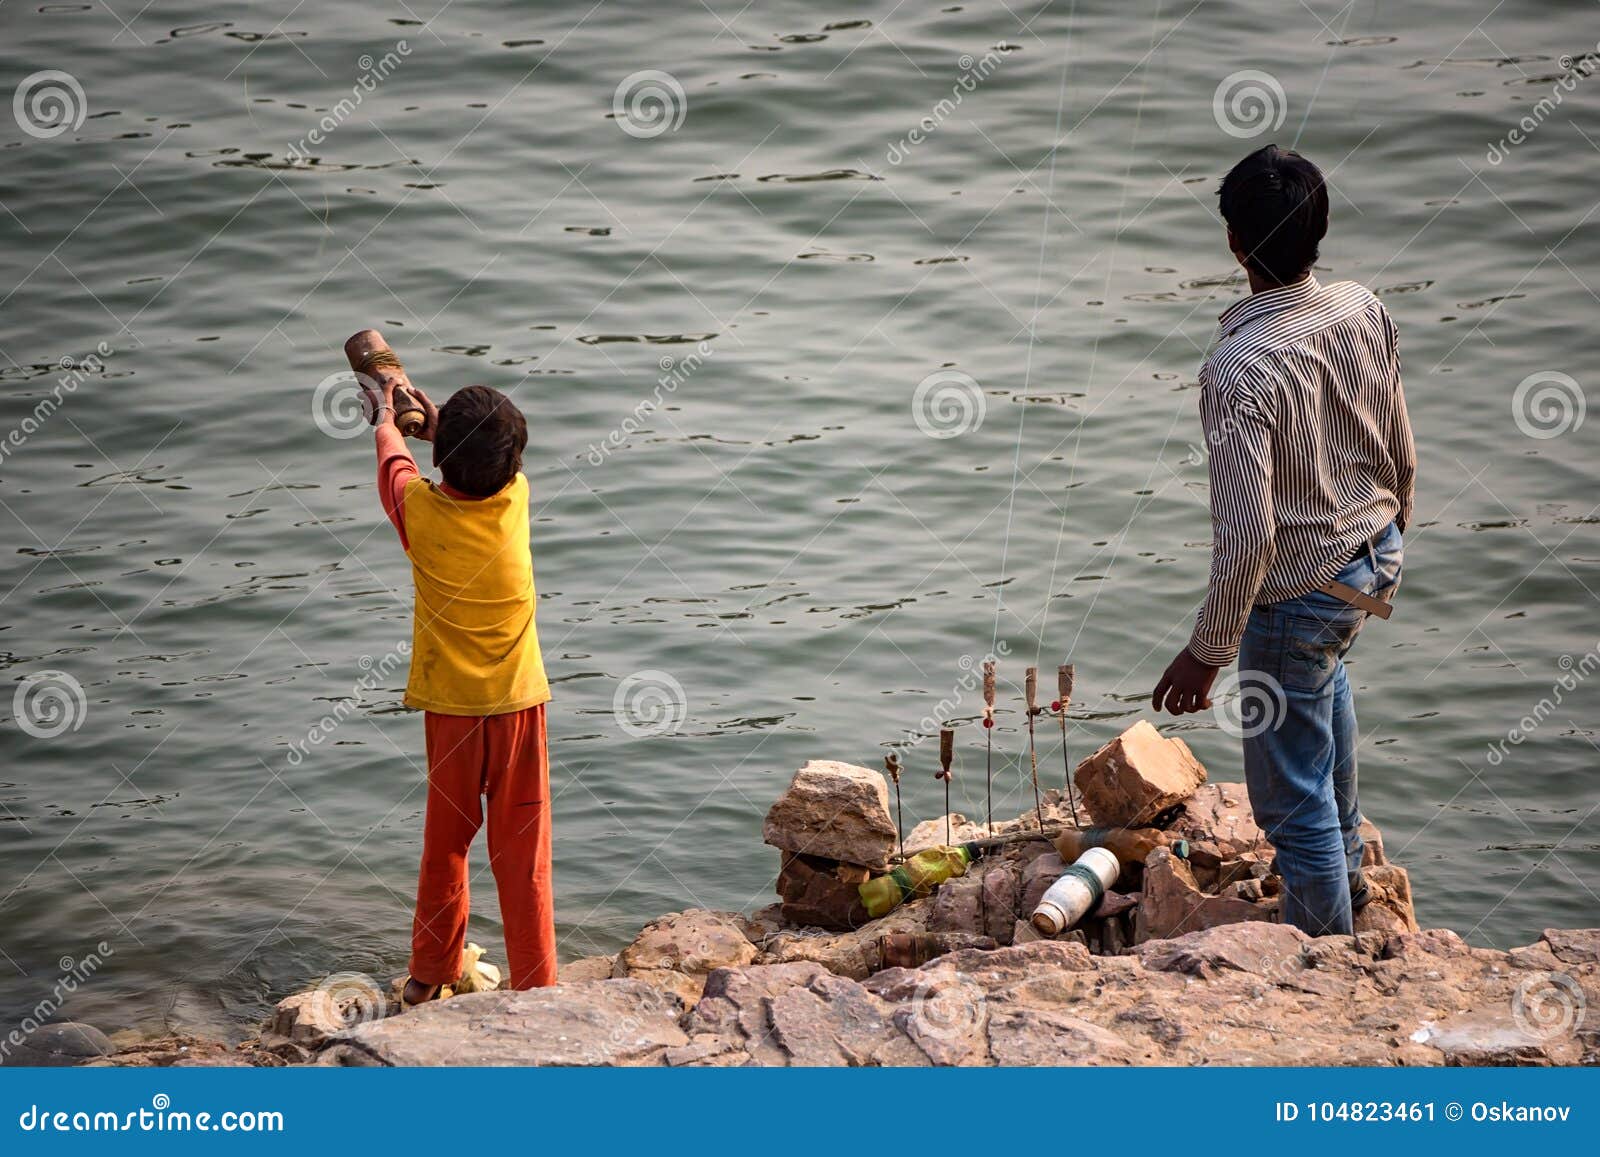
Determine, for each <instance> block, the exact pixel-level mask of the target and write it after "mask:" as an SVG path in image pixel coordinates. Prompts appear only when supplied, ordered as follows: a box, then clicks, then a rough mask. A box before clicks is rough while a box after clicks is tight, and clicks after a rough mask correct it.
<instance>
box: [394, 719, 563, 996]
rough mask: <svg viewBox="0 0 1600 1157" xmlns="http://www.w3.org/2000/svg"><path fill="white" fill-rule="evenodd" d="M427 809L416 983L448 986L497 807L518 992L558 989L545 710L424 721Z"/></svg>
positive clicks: (503, 904) (494, 845) (492, 851)
mask: <svg viewBox="0 0 1600 1157" xmlns="http://www.w3.org/2000/svg"><path fill="white" fill-rule="evenodd" d="M425 718H426V723H425V728H426V732H427V740H428V809H427V818H426V820H425V821H424V825H423V836H422V871H421V873H420V876H419V878H418V880H417V914H416V919H415V921H414V922H413V923H412V929H411V975H412V977H414V978H415V979H417V980H419V981H421V982H422V983H423V984H450V983H452V982H454V981H455V979H456V978H457V977H458V976H460V975H461V952H462V949H463V948H464V947H465V946H466V942H467V911H468V888H467V849H468V848H470V847H471V846H472V840H473V837H474V836H476V835H477V834H478V829H479V828H480V827H482V826H483V799H484V797H487V798H488V800H489V866H490V868H491V869H493V871H494V880H495V886H496V888H498V889H499V892H500V918H501V920H502V922H503V923H504V925H505V936H506V962H507V964H508V965H509V967H510V987H512V988H542V987H544V986H546V985H551V984H554V983H555V982H556V918H555V897H554V895H553V891H552V886H551V872H550V767H549V757H548V753H547V751H546V748H545V722H544V705H543V704H540V705H539V706H537V707H529V708H527V709H525V710H522V711H514V712H511V713H509V714H506V715H483V716H470V715H439V714H436V713H434V712H432V711H429V712H426V713H425Z"/></svg>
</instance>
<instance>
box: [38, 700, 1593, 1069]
mask: <svg viewBox="0 0 1600 1157" xmlns="http://www.w3.org/2000/svg"><path fill="white" fill-rule="evenodd" d="M1074 779H1075V784H1076V786H1077V788H1078V791H1077V792H1076V793H1075V797H1074V799H1073V801H1072V804H1069V803H1068V801H1067V800H1066V799H1064V798H1063V795H1064V793H1061V792H1050V793H1047V794H1046V795H1045V796H1044V798H1043V800H1042V802H1041V806H1040V808H1039V809H1037V810H1030V811H1029V812H1028V813H1027V814H1025V815H1023V816H1019V817H1017V818H1016V819H1012V820H1009V821H1006V822H1003V823H998V824H996V825H995V832H994V833H993V834H998V835H1007V834H1010V835H1012V836H1014V837H1015V838H1016V842H1014V843H1009V844H1006V845H1004V846H1002V847H1000V848H997V849H994V851H993V853H992V854H990V855H986V856H984V857H983V858H982V859H979V860H978V861H977V862H976V863H974V864H973V865H972V867H971V869H970V870H969V871H968V872H967V873H966V874H965V875H962V876H959V877H957V878H955V879H952V880H949V881H948V882H946V883H944V884H943V885H941V886H940V887H938V888H937V889H936V890H935V891H933V893H932V894H931V895H928V896H926V897H924V898H919V899H913V900H911V901H910V902H908V903H905V904H903V905H902V906H900V907H899V908H897V909H895V910H894V911H892V912H890V913H889V914H888V915H886V916H883V917H881V918H879V919H867V918H866V916H865V913H864V912H863V911H862V910H861V907H860V904H859V902H858V894H857V892H856V886H857V885H858V884H859V883H860V882H861V881H862V880H864V879H866V878H868V877H869V876H870V875H871V874H873V873H875V872H878V871H881V870H882V869H884V868H885V867H887V866H888V864H889V862H890V860H891V858H892V857H894V855H895V853H896V851H897V847H896V845H897V843H898V833H897V832H896V831H895V828H894V825H893V822H892V821H891V820H890V818H889V817H890V815H891V812H890V810H889V800H888V794H887V786H886V784H885V782H884V780H883V778H882V777H881V776H880V775H879V774H878V773H876V772H873V771H870V770H868V769H866V768H859V767H853V766H852V765H849V764H841V763H832V762H822V761H818V762H813V763H809V764H807V765H806V766H805V767H803V768H801V769H800V771H799V772H798V773H796V775H795V778H794V781H793V782H792V783H791V785H790V787H789V789H788V791H786V792H785V793H784V795H783V796H782V797H780V799H779V800H778V801H777V802H776V803H775V804H774V805H773V808H772V811H771V812H770V813H769V815H768V817H767V822H766V824H765V827H764V838H765V839H766V841H767V842H768V843H769V844H772V845H774V846H775V847H776V848H778V849H779V874H778V878H777V891H778V894H779V896H780V901H779V902H778V903H776V904H773V905H771V906H770V907H768V908H764V909H762V910H761V911H758V912H756V913H754V914H751V915H745V914H742V913H734V912H712V911H705V910H699V909H691V910H688V911H683V912H674V913H671V914H668V915H665V916H662V917H660V918H659V919H657V920H655V921H653V922H651V923H650V924H648V925H647V926H645V928H643V929H642V930H641V931H640V932H639V934H638V936H637V937H636V938H635V939H634V940H633V942H632V943H630V944H629V945H628V946H627V947H625V948H624V949H623V950H622V951H621V952H619V953H617V954H616V955H615V956H603V957H589V958H584V959H580V960H576V961H573V962H570V963H569V964H567V965H565V966H563V967H562V969H561V974H560V983H559V984H558V985H557V986H556V987H554V988H550V989H543V990H537V991H530V992H509V991H496V992H479V993H472V994H463V995H456V996H453V997H451V998H450V999H448V1000H443V1001H438V1002H434V1003H431V1004H429V1005H425V1006H422V1007H420V1008H416V1009H412V1010H409V1011H407V1012H405V1013H404V1014H403V1015H398V1009H397V1006H396V1004H395V1001H394V997H393V990H392V989H390V988H384V989H380V988H379V986H378V985H377V984H376V983H375V982H373V981H371V980H370V979H369V978H365V977H354V976H352V975H351V974H339V975H336V976H333V977H329V978H328V979H327V980H325V981H324V982H323V983H322V984H320V985H319V986H317V987H316V988H314V989H311V990H309V991H307V992H302V993H297V994H295V995H293V996H290V997H288V998H286V999H285V1000H283V1001H282V1002H281V1003H280V1004H279V1005H278V1007H277V1009H276V1011H275V1013H274V1015H273V1017H272V1018H271V1020H270V1021H269V1022H268V1023H267V1024H266V1025H264V1026H263V1028H262V1031H261V1033H260V1035H259V1037H258V1038H257V1039H255V1040H252V1041H249V1042H247V1043H246V1044H244V1045H242V1046H240V1047H239V1048H238V1049H225V1048H223V1047H221V1046H217V1045H209V1044H206V1043H204V1042H178V1041H166V1042H153V1043H151V1044H149V1045H146V1046H143V1047H141V1048H139V1049H135V1050H125V1051H123V1052H120V1053H118V1052H111V1050H105V1051H106V1052H110V1053H111V1055H96V1053H95V1051H94V1050H86V1049H83V1048H82V1046H81V1042H80V1043H79V1045H78V1047H79V1049H80V1052H81V1053H82V1055H78V1056H75V1057H73V1058H72V1059H71V1060H66V1061H63V1062H60V1063H90V1064H173V1063H178V1064H254V1065H274V1066H276V1065H286V1064H287V1065H295V1064H317V1065H344V1066H372V1065H378V1066H384V1065H670V1066H685V1065H762V1066H768V1065H772V1066H785V1065H807V1066H810V1065H838V1066H856V1065H1076V1064H1086V1065H1330V1064H1332V1065H1441V1064H1444V1065H1451V1064H1474V1065H1477V1064H1508V1065H1509V1064H1516V1065H1525V1064H1533V1065H1575V1064H1596V1063H1600V1014H1597V1013H1594V1012H1591V1011H1590V1009H1591V1007H1600V929H1587V930H1555V929H1552V930H1548V931H1546V932H1545V933H1544V934H1543V936H1542V937H1541V938H1540V939H1539V940H1538V942H1536V943H1534V944H1531V945H1528V946H1525V947H1521V948H1513V949H1511V950H1509V951H1498V950H1494V949H1487V948H1478V947H1473V946H1469V945H1468V944H1467V943H1465V942H1464V941H1463V940H1462V939H1461V938H1460V937H1459V936H1457V935H1456V934H1455V933H1453V932H1450V931H1446V930H1442V929H1433V930H1427V931H1422V930H1419V928H1418V925H1417V921H1416V917H1415V913H1414V911H1413V906H1412V897H1411V888H1410V882H1409V878H1408V877H1407V874H1406V872H1405V869H1404V868H1402V867H1400V866H1398V865H1394V864H1391V863H1389V862H1388V860H1387V857H1386V854H1385V851H1384V847H1383V839H1382V835H1381V833H1379V831H1378V830H1377V828H1376V827H1374V826H1372V825H1371V824H1367V825H1365V827H1364V829H1363V831H1364V835H1365V837H1366V851H1365V861H1364V866H1363V873H1364V875H1365V878H1366V882H1367V886H1368V891H1369V892H1370V895H1371V901H1370V903H1368V904H1366V906H1365V907H1363V908H1361V909H1360V910H1359V911H1358V912H1357V915H1356V931H1355V934H1354V935H1352V936H1328V937H1320V938H1315V939H1313V938H1310V937H1307V936H1306V935H1305V934H1303V933H1302V932H1300V931H1299V930H1297V929H1295V928H1292V927H1289V926H1287V925H1284V924H1280V923H1278V922H1277V892H1278V887H1279V881H1278V878H1277V876H1276V874H1275V872H1274V870H1273V864H1272V849H1271V846H1270V845H1269V844H1268V843H1267V841H1266V839H1265V836H1264V835H1263V833H1262V832H1261V831H1260V830H1259V829H1258V828H1257V827H1256V825H1255V823H1254V822H1253V820H1252V818H1251V813H1250V808H1249V804H1248V801H1247V800H1246V798H1245V795H1244V789H1243V785H1242V784H1236V783H1214V782H1207V777H1206V773H1205V770H1204V768H1202V767H1201V766H1200V765H1199V763H1198V762H1197V761H1195V760H1194V758H1193V756H1192V754H1191V753H1190V752H1189V750H1188V748H1187V747H1186V746H1184V745H1183V744H1182V742H1181V741H1178V740H1171V739H1167V738H1165V737H1162V736H1161V735H1160V734H1159V733H1157V732H1155V730H1154V729H1153V728H1150V727H1149V725H1148V724H1140V725H1136V726H1135V727H1134V728H1131V729H1130V730H1129V731H1128V732H1127V733H1124V735H1123V736H1121V737H1119V738H1118V739H1117V740H1114V741H1113V742H1112V743H1110V744H1107V745H1106V747H1104V748H1102V749H1101V750H1100V751H1098V752H1096V753H1095V754H1094V755H1093V756H1091V757H1090V758H1089V759H1087V760H1085V761H1084V763H1083V764H1082V765H1080V766H1079V768H1078V771H1077V774H1076V775H1075V777H1074ZM1073 804H1075V805H1076V806H1075V807H1074V806H1073ZM1041 818H1042V819H1043V824H1044V827H1045V829H1046V830H1050V829H1054V828H1059V827H1063V826H1067V825H1074V826H1075V825H1079V824H1088V823H1091V822H1092V823H1097V824H1101V825H1105V824H1117V825H1132V824H1139V823H1142V824H1149V825H1152V826H1154V827H1156V828H1159V829H1161V830H1162V831H1163V832H1165V833H1167V834H1168V835H1169V836H1171V837H1172V838H1173V840H1174V841H1176V840H1177V839H1179V838H1181V839H1183V840H1185V841H1187V847H1186V848H1185V849H1184V850H1185V851H1186V852H1187V855H1186V856H1179V855H1174V854H1173V852H1172V851H1170V850H1169V849H1168V848H1164V847H1163V848H1158V849H1157V850H1155V851H1153V852H1151V853H1150V854H1149V856H1148V858H1147V860H1146V862H1145V863H1143V864H1138V863H1129V864H1125V865H1124V866H1123V872H1122V875H1121V877H1120V878H1119V879H1118V880H1117V881H1116V884H1115V886H1114V887H1113V888H1112V889H1110V890H1109V891H1107V892H1106V893H1105V895H1104V897H1103V898H1102V899H1101V900H1100V902H1099V906H1098V907H1097V908H1095V909H1094V910H1093V911H1092V912H1091V913H1090V914H1089V915H1088V916H1087V917H1086V918H1085V919H1084V920H1082V921H1081V922H1080V923H1079V924H1078V925H1077V926H1076V927H1074V928H1073V929H1071V930H1070V931H1067V932H1064V933H1061V934H1060V935H1058V936H1055V937H1051V938H1043V937H1041V936H1040V935H1039V933H1038V932H1037V931H1036V930H1035V929H1034V927H1033V926H1032V925H1031V924H1030V923H1028V919H1027V918H1028V915H1029V914H1030V913H1031V912H1032V910H1033V907H1034V905H1035V904H1036V903H1037V902H1038V900H1039V897H1040V896H1041V895H1043V893H1044V891H1045V890H1046V889H1047V888H1048V887H1049V886H1050V885H1051V884H1052V883H1054V882H1055V880H1056V879H1057V878H1058V877H1060V876H1061V875H1062V873H1063V872H1064V871H1065V870H1066V868H1067V865H1066V864H1065V863H1064V862H1063V861H1062V859H1061V857H1060V856H1059V855H1057V854H1056V851H1055V849H1054V848H1053V847H1052V845H1051V843H1050V842H1048V841H1047V840H1044V839H1040V838H1029V836H1028V833H1029V832H1030V831H1032V832H1035V833H1037V831H1038V830H1039V825H1040V820H1041ZM947 833H948V837H949V838H948V839H947ZM989 834H991V833H989V832H988V831H987V829H985V828H983V827H982V826H980V825H977V824H974V823H973V822H971V821H969V820H968V819H967V818H966V817H964V816H961V815H959V814H952V815H950V816H948V817H943V816H941V817H939V818H937V819H934V820H929V821H927V822H925V823H923V824H920V825H918V826H917V827H916V828H915V829H913V831H912V832H910V833H908V834H907V836H906V838H905V841H904V851H905V852H906V853H915V852H916V851H918V850H919V849H920V848H924V847H932V846H936V845H942V844H946V843H948V842H957V843H959V842H961V841H964V840H970V839H976V838H978V837H981V836H985V835H989ZM1174 846H1176V843H1174ZM89 1031H91V1032H92V1030H89Z"/></svg>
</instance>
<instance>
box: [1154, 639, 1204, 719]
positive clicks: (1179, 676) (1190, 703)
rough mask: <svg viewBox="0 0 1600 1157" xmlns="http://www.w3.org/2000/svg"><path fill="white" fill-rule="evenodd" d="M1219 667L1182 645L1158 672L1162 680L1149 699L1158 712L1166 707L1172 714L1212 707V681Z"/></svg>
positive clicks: (1183, 713) (1184, 713)
mask: <svg viewBox="0 0 1600 1157" xmlns="http://www.w3.org/2000/svg"><path fill="white" fill-rule="evenodd" d="M1219 670H1221V668H1220V667H1213V666H1212V665H1211V664H1210V663H1202V662H1201V661H1200V660H1199V659H1196V658H1195V657H1194V656H1193V655H1191V654H1190V653H1189V649H1188V648H1187V647H1185V648H1184V649H1183V650H1181V651H1179V652H1178V657H1177V658H1176V659H1174V660H1172V662H1170V663H1168V664H1167V669H1166V670H1165V671H1163V672H1162V673H1161V681H1160V682H1159V683H1157V684H1156V690H1155V694H1154V695H1152V696H1151V697H1150V702H1151V704H1152V705H1153V706H1154V707H1155V709H1156V710H1157V711H1162V710H1165V711H1167V712H1169V713H1170V714H1173V715H1187V714H1189V713H1190V712H1194V711H1204V710H1205V709H1206V708H1208V707H1210V706H1211V699H1210V695H1211V684H1212V683H1214V682H1215V681H1216V678H1217V672H1218V671H1219Z"/></svg>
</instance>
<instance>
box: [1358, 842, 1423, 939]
mask: <svg viewBox="0 0 1600 1157" xmlns="http://www.w3.org/2000/svg"><path fill="white" fill-rule="evenodd" d="M1368 847H1371V845H1370V844H1369V845H1368ZM1361 872H1362V875H1364V876H1365V877H1366V879H1367V890H1368V892H1370V893H1371V894H1372V900H1371V902H1370V903H1368V904H1367V905H1366V906H1365V907H1364V908H1361V909H1360V910H1358V911H1357V912H1356V913H1355V930H1356V931H1357V932H1415V931H1417V913H1416V909H1415V908H1414V907H1413V905H1412V902H1411V876H1410V874H1409V873H1407V871H1406V870H1405V869H1404V868H1402V867H1400V866H1399V865H1398V864H1379V865H1376V866H1373V867H1366V868H1362V869H1361Z"/></svg>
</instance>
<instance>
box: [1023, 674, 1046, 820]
mask: <svg viewBox="0 0 1600 1157" xmlns="http://www.w3.org/2000/svg"><path fill="white" fill-rule="evenodd" d="M1023 693H1024V695H1025V697H1026V699H1027V704H1028V766H1029V769H1030V771H1031V773H1032V775H1033V810H1034V812H1035V813H1037V815H1038V817H1039V830H1040V831H1044V804H1043V802H1042V801H1041V800H1040V798H1039V751H1038V748H1037V747H1036V746H1035V745H1034V740H1033V721H1034V719H1036V718H1037V717H1038V715H1039V668H1037V667H1029V668H1028V670H1027V672H1026V674H1024V676H1023Z"/></svg>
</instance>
